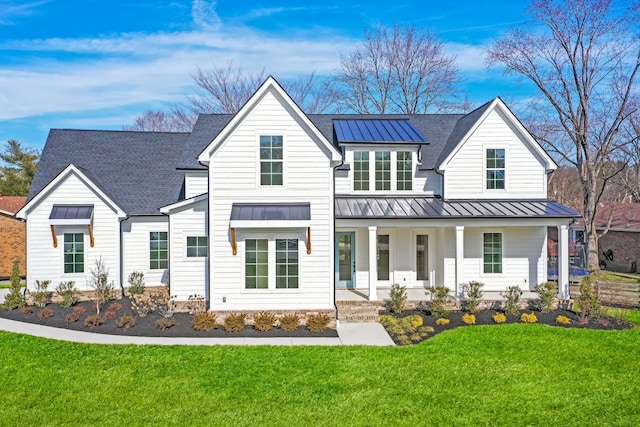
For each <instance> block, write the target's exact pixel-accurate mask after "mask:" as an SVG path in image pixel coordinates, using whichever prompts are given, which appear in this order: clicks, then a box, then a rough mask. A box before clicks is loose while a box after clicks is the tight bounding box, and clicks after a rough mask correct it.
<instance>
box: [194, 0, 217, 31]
mask: <svg viewBox="0 0 640 427" xmlns="http://www.w3.org/2000/svg"><path fill="white" fill-rule="evenodd" d="M191 17H192V18H193V22H194V23H195V24H196V25H197V26H198V27H199V28H202V29H214V28H218V27H219V26H220V18H219V17H218V14H217V13H216V2H215V1H206V0H193V4H192V6H191Z"/></svg>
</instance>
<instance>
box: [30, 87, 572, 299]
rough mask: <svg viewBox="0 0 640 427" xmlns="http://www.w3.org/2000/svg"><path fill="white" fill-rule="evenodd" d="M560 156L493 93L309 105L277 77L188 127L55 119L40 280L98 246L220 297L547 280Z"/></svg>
mask: <svg viewBox="0 0 640 427" xmlns="http://www.w3.org/2000/svg"><path fill="white" fill-rule="evenodd" d="M555 168H556V165H555V163H554V161H553V160H552V159H551V158H550V157H549V156H548V155H547V153H545V151H544V150H543V149H542V148H541V147H540V146H539V145H538V143H537V142H536V141H535V140H534V139H533V138H532V137H531V135H530V134H529V133H528V132H527V130H526V129H525V128H524V127H523V126H522V124H521V123H520V122H519V121H518V120H517V118H516V117H515V116H514V115H513V113H512V112H511V111H510V110H509V109H508V108H507V107H506V105H505V104H504V103H503V102H502V101H501V100H500V99H499V98H496V99H494V100H492V101H490V102H488V103H486V104H485V105H483V106H481V107H480V108H478V109H477V110H475V111H473V112H471V113H469V114H466V115H464V114H425V115H375V116H374V115H306V114H305V113H304V112H303V111H301V110H300V108H299V107H298V106H297V105H296V104H295V103H294V102H293V101H292V100H291V98H290V97H289V96H288V95H287V93H286V92H285V91H284V90H283V89H282V88H281V87H280V85H279V84H278V83H277V82H276V81H275V80H274V79H273V78H268V79H267V80H266V81H265V82H264V84H263V85H262V86H261V87H260V88H259V89H258V90H257V92H256V93H255V94H254V95H253V96H252V97H251V99H250V100H249V101H248V102H247V103H246V104H245V105H244V107H243V108H242V109H241V110H240V111H239V112H238V113H237V114H235V115H201V116H200V117H199V119H198V121H197V123H196V125H195V127H194V129H193V132H191V133H161V132H128V131H83V130H52V131H51V132H50V134H49V138H48V140H47V143H46V146H45V149H44V151H43V154H42V158H41V161H40V166H39V168H38V171H37V174H36V177H35V179H34V182H33V186H32V188H31V192H30V194H29V197H28V202H27V204H26V206H25V207H24V208H23V209H22V210H21V211H20V212H19V214H18V216H19V217H20V218H24V219H26V220H27V260H28V261H27V283H28V285H29V286H30V287H32V286H33V284H34V282H35V281H36V280H51V281H52V283H54V284H57V283H58V282H60V281H67V280H73V281H75V282H76V284H77V285H78V286H79V288H80V289H88V284H87V283H88V277H89V274H90V270H91V268H92V267H93V264H94V262H95V260H96V259H99V258H101V259H102V260H103V261H104V262H105V263H106V265H107V266H108V267H109V269H110V277H111V278H112V279H113V280H114V281H115V283H116V284H117V285H120V286H124V287H126V286H127V277H128V276H129V274H130V273H131V272H134V271H140V272H143V273H144V275H145V280H146V283H147V285H162V284H164V285H169V286H170V292H171V295H175V296H176V297H177V299H178V300H182V301H184V300H187V299H188V297H189V296H190V295H195V294H198V295H203V296H205V297H206V299H207V300H208V301H209V307H210V309H211V310H221V311H222V310H224V311H230V310H335V307H336V290H340V289H354V290H355V292H357V293H358V294H360V295H363V296H364V297H365V298H367V299H369V300H376V299H379V293H378V291H380V290H384V289H386V288H389V287H390V286H391V285H392V284H394V283H398V284H402V285H404V286H406V287H407V288H417V289H425V288H428V287H432V286H440V285H444V286H447V287H449V288H450V289H452V290H453V291H454V292H455V294H456V295H458V296H459V295H460V292H461V285H462V284H463V283H466V282H469V281H472V280H476V281H480V282H483V283H484V284H485V288H484V289H485V290H488V291H492V290H493V291H502V290H504V289H505V288H506V287H507V286H510V285H519V286H520V287H521V288H523V289H532V288H533V286H534V285H535V284H537V283H541V282H544V281H546V278H547V262H546V259H547V256H546V242H547V227H549V226H553V227H557V228H558V231H559V233H558V235H559V240H560V245H559V247H560V251H559V252H560V260H559V265H560V268H559V273H558V276H559V283H560V297H562V298H567V297H568V279H569V277H568V256H567V255H568V250H567V247H568V246H567V245H568V238H567V227H568V225H569V223H571V222H572V220H573V218H574V217H576V216H577V215H578V214H577V212H575V211H573V210H571V209H569V208H567V207H565V206H563V205H561V204H559V203H556V202H551V201H548V200H547V174H548V173H549V172H551V171H552V170H554V169H555Z"/></svg>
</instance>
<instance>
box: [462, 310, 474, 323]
mask: <svg viewBox="0 0 640 427" xmlns="http://www.w3.org/2000/svg"><path fill="white" fill-rule="evenodd" d="M462 321H463V322H464V323H466V324H467V325H475V324H476V315H475V314H471V313H465V314H464V315H463V316H462Z"/></svg>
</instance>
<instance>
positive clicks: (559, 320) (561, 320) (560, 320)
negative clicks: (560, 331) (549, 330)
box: [556, 316, 571, 325]
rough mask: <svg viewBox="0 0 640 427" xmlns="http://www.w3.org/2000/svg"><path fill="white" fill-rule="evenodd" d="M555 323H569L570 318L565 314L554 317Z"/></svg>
mask: <svg viewBox="0 0 640 427" xmlns="http://www.w3.org/2000/svg"><path fill="white" fill-rule="evenodd" d="M556 323H560V324H561V325H570V324H571V319H569V318H568V317H567V316H558V317H556Z"/></svg>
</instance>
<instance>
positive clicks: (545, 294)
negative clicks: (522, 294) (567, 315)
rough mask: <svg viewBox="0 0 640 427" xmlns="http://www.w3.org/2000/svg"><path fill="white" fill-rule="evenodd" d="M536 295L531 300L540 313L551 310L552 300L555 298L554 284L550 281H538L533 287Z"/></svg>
mask: <svg viewBox="0 0 640 427" xmlns="http://www.w3.org/2000/svg"><path fill="white" fill-rule="evenodd" d="M533 291H534V292H535V293H537V294H538V297H537V298H536V299H534V300H533V307H534V308H535V309H536V310H538V311H540V312H541V313H550V312H552V311H553V301H554V300H555V298H556V294H557V293H558V292H557V291H556V285H555V284H554V283H552V282H545V283H538V284H537V285H535V286H534V287H533Z"/></svg>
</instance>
